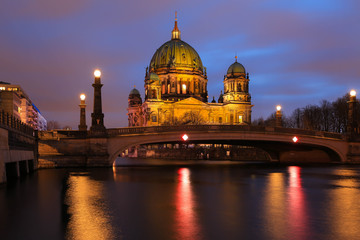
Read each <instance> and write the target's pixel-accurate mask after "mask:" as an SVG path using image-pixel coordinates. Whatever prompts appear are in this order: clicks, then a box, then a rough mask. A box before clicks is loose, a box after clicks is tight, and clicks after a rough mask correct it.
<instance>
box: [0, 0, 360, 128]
mask: <svg viewBox="0 0 360 240" xmlns="http://www.w3.org/2000/svg"><path fill="white" fill-rule="evenodd" d="M175 11H177V12H178V26H179V29H180V31H181V39H182V40H183V41H185V42H187V43H188V44H190V45H191V46H192V47H193V48H195V50H196V51H197V52H198V54H199V55H200V57H201V59H202V62H203V65H204V66H205V67H207V74H208V95H209V101H211V100H212V98H213V96H215V99H217V98H218V97H219V94H220V90H223V82H222V81H223V76H224V75H225V74H226V71H227V69H228V67H229V66H230V65H231V64H232V63H233V62H234V60H235V58H234V57H235V55H237V56H238V61H239V62H240V63H242V64H243V65H244V67H245V69H246V71H247V72H249V74H250V88H249V91H250V94H251V96H252V103H253V105H254V107H253V111H252V118H253V119H256V118H259V117H264V118H266V117H268V116H269V115H270V114H271V113H273V112H274V111H275V106H276V105H278V104H280V105H282V107H283V111H284V114H285V115H290V114H291V113H292V111H293V110H294V109H295V108H298V107H305V106H306V105H308V104H318V103H319V102H320V101H321V100H322V99H326V100H329V101H334V100H336V99H337V98H338V97H341V96H343V95H345V94H346V93H347V92H349V91H350V90H351V89H355V90H358V91H359V92H360V66H359V65H360V14H359V11H360V1H357V0H316V1H314V0H292V1H289V0H251V1H249V0H247V1H242V0H219V1H215V0H207V1H198V0H182V1H172V0H156V1H155V0H131V1H130V0H122V1H121V0H106V1H100V0H76V1H73V0H62V1H58V0H17V1H13V0H0V81H4V82H10V83H12V84H19V85H20V86H21V87H22V88H23V89H24V91H25V92H26V93H27V95H29V97H30V98H31V99H32V101H33V102H34V104H35V105H36V106H37V107H38V108H39V109H40V111H41V113H42V114H43V115H44V117H45V118H46V119H47V120H48V121H51V120H54V121H57V122H59V123H60V125H61V126H70V127H72V128H73V129H77V126H78V124H79V118H80V117H79V116H80V113H79V106H78V105H79V103H80V99H79V95H80V94H81V93H85V94H86V95H87V99H86V103H87V108H86V111H87V125H88V126H89V125H90V124H91V121H90V120H91V118H90V115H91V112H92V111H93V97H92V95H93V87H92V83H93V81H94V77H93V71H94V70H95V69H97V68H99V69H101V71H102V78H101V81H102V83H103V84H104V86H103V88H102V101H103V112H104V114H105V118H104V123H105V126H106V127H107V128H116V127H125V126H127V115H126V113H127V110H126V108H127V98H128V95H129V92H130V91H131V89H133V87H134V85H135V86H136V88H137V89H138V90H139V91H140V93H141V94H142V97H143V98H144V77H145V68H146V67H147V66H148V65H149V63H150V60H151V57H152V55H153V54H154V53H155V51H156V50H157V48H159V47H160V46H161V45H162V44H163V43H165V42H166V41H168V40H170V38H171V31H172V29H173V26H174V15H175Z"/></svg>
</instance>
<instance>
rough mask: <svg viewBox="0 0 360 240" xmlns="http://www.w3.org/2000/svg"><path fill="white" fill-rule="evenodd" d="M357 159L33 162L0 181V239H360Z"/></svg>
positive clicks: (359, 180)
mask: <svg viewBox="0 0 360 240" xmlns="http://www.w3.org/2000/svg"><path fill="white" fill-rule="evenodd" d="M359 186H360V167H358V166H322V167H309V166H307V167H298V166H278V167H275V166H271V165H229V166H227V165H221V166H212V165H211V166H187V167H179V166H168V167H158V166H156V167H154V166H152V167H122V168H117V169H115V171H113V169H88V170H81V169H75V170H69V169H53V170H39V171H37V172H35V173H34V174H33V175H31V176H29V177H27V178H25V179H21V180H19V181H17V182H15V183H9V184H7V185H1V186H0V239H359V237H360V187H359Z"/></svg>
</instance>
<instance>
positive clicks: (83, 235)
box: [66, 175, 114, 239]
mask: <svg viewBox="0 0 360 240" xmlns="http://www.w3.org/2000/svg"><path fill="white" fill-rule="evenodd" d="M68 186H69V188H68V190H67V194H66V204H67V205H68V206H69V209H68V213H69V214H70V215H71V217H70V220H69V223H68V227H67V236H66V238H67V239H114V232H113V229H112V226H111V224H110V217H109V215H108V213H107V211H106V208H105V205H104V204H103V202H104V199H103V198H102V196H103V195H104V192H103V185H102V184H101V183H99V182H98V181H93V180H91V179H90V178H89V176H86V175H77V176H76V175H70V176H69V179H68Z"/></svg>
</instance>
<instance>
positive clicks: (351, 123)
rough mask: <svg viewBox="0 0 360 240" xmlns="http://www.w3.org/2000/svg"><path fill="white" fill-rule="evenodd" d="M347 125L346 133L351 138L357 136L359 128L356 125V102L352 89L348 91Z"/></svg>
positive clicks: (354, 92)
mask: <svg viewBox="0 0 360 240" xmlns="http://www.w3.org/2000/svg"><path fill="white" fill-rule="evenodd" d="M348 105H349V107H348V109H349V111H348V124H347V132H348V134H349V135H350V137H351V138H352V137H353V136H354V135H355V134H359V128H358V123H357V114H356V112H357V109H356V108H357V100H356V91H355V90H354V89H352V90H351V91H350V101H348Z"/></svg>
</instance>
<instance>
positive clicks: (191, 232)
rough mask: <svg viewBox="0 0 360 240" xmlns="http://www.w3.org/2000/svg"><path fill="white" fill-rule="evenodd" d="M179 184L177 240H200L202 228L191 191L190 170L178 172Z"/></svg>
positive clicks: (176, 219) (176, 200) (176, 205)
mask: <svg viewBox="0 0 360 240" xmlns="http://www.w3.org/2000/svg"><path fill="white" fill-rule="evenodd" d="M177 180H178V184H177V188H176V198H175V207H176V213H175V225H176V229H175V232H176V234H177V237H176V239H199V234H200V229H199V228H200V227H199V224H198V222H197V216H196V211H195V201H194V196H193V192H192V189H191V181H190V170H189V169H188V168H180V169H179V170H178V179H177Z"/></svg>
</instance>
